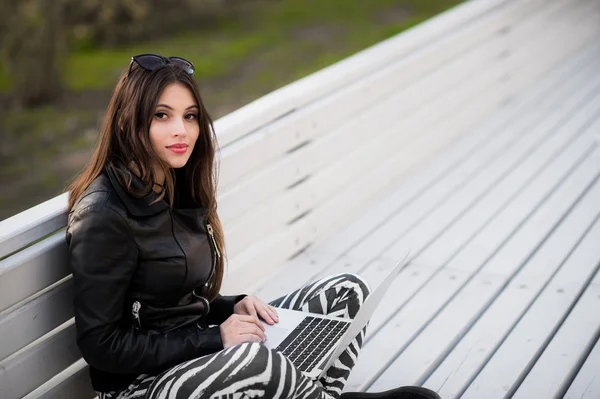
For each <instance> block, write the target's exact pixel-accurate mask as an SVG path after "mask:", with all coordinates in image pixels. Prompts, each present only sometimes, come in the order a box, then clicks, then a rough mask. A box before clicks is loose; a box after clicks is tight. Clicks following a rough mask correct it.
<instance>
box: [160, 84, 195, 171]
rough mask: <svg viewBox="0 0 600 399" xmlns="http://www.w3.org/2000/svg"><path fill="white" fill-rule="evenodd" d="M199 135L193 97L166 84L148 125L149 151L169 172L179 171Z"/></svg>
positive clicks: (177, 85) (172, 85) (180, 85)
mask: <svg viewBox="0 0 600 399" xmlns="http://www.w3.org/2000/svg"><path fill="white" fill-rule="evenodd" d="M199 134H200V125H199V123H198V104H197V103H196V100H195V99H194V96H193V95H192V93H191V92H190V90H189V89H188V88H187V87H185V86H184V85H182V84H180V83H172V84H170V85H169V86H167V87H166V88H165V90H164V91H163V92H162V94H161V95H160V98H159V99H158V103H157V106H156V109H155V110H154V116H153V117H152V123H151V124H150V142H151V143H152V148H153V149H154V151H155V152H156V154H157V155H158V157H159V158H160V159H161V160H163V161H164V162H166V163H167V164H168V165H169V166H170V167H171V168H181V167H183V166H185V164H186V163H187V161H188V159H189V158H190V155H191V154H192V150H193V149H194V145H195V144H196V140H197V139H198V135H199Z"/></svg>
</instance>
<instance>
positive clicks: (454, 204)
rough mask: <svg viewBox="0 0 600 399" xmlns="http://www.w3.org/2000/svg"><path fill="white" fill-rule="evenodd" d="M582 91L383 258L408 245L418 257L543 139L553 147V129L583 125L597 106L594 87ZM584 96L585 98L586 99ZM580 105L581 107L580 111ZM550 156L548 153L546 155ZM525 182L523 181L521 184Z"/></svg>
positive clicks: (468, 258)
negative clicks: (591, 93) (574, 114)
mask: <svg viewBox="0 0 600 399" xmlns="http://www.w3.org/2000/svg"><path fill="white" fill-rule="evenodd" d="M585 90H589V91H583V92H579V93H577V94H576V95H575V96H574V97H572V98H570V99H569V100H568V101H565V103H564V104H562V105H561V107H560V108H559V109H557V110H556V111H555V112H554V113H552V114H551V115H549V116H548V117H547V118H546V119H544V120H543V121H542V123H540V124H539V125H538V126H536V127H535V128H534V129H533V130H532V131H530V132H529V133H528V135H527V136H525V137H524V138H523V140H522V141H521V142H520V143H519V146H518V147H517V148H515V150H514V151H512V152H509V153H507V154H506V155H505V157H503V158H502V159H500V162H496V163H493V164H489V165H486V167H485V168H483V169H482V171H481V173H480V174H478V175H477V176H476V177H474V178H473V179H471V180H470V181H469V183H468V184H467V185H465V186H464V187H462V189H461V190H460V191H457V192H455V193H454V195H453V196H451V197H450V198H448V200H447V201H446V202H445V203H444V204H443V205H442V206H441V207H438V208H436V209H435V210H434V211H433V212H431V213H430V214H429V215H428V216H427V217H426V218H425V219H423V220H422V221H421V222H420V223H419V225H418V226H415V228H414V229H412V230H411V231H410V235H404V236H402V240H401V241H400V243H399V244H397V245H395V246H392V247H391V248H390V249H388V250H386V253H388V255H386V256H389V255H390V254H397V253H399V251H400V246H402V247H403V246H410V247H412V248H414V250H415V252H413V253H414V255H413V257H414V258H418V257H419V256H420V254H421V252H422V250H423V249H425V248H426V247H428V246H429V245H431V244H432V243H433V242H434V241H435V240H436V239H437V238H438V237H440V236H441V235H442V234H444V231H446V230H447V229H448V228H449V227H450V226H452V225H453V224H454V223H455V222H456V221H457V220H459V219H460V218H462V216H463V215H464V214H465V213H466V212H468V211H469V210H470V209H471V207H472V206H474V205H476V204H477V203H478V202H479V200H480V197H482V196H484V195H488V196H489V191H490V190H493V189H494V187H495V186H496V185H497V184H500V183H501V182H502V181H504V180H505V179H506V178H507V176H509V175H510V174H512V173H514V174H515V176H517V175H518V172H519V169H518V168H519V167H520V166H521V165H522V163H523V162H525V161H526V160H527V159H528V155H529V153H530V152H532V151H535V150H536V149H537V148H539V147H540V146H541V145H543V143H544V142H545V141H546V140H548V139H550V138H552V137H558V138H555V139H554V140H552V141H553V142H554V144H555V145H556V141H557V140H559V138H560V137H564V136H560V135H558V136H555V133H554V131H555V130H558V132H559V133H560V132H562V133H563V135H564V134H567V133H575V131H574V129H579V128H580V127H581V126H583V125H585V123H586V122H587V121H588V120H589V119H590V118H591V117H592V116H593V115H594V113H595V112H597V110H598V106H599V104H598V102H597V101H596V102H592V101H590V100H591V98H593V97H590V96H589V93H590V91H592V92H593V91H594V90H597V89H596V87H591V88H589V87H588V88H586V89H585ZM586 94H588V95H587V96H586ZM582 106H583V108H580V107H582ZM574 111H575V112H576V116H575V117H574V118H571V116H570V115H571V112H574ZM568 118H571V119H568ZM567 119H568V122H566V124H565V125H561V120H563V121H566V120H567ZM563 123H564V122H563ZM567 137H568V136H567ZM556 148H557V147H555V149H556ZM551 154H552V152H550V153H549V154H548V155H551ZM515 178H516V177H515ZM525 182H526V180H524V181H523V183H525ZM488 200H491V198H490V199H488ZM492 250H493V249H492V248H490V249H488V250H486V251H482V252H481V253H480V258H478V261H477V262H475V264H480V263H482V262H483V261H484V260H485V258H486V257H488V256H489V254H490V253H491V252H492ZM473 260H475V259H474V254H472V253H469V255H465V257H464V258H463V257H462V256H461V253H459V254H458V255H456V257H454V258H453V259H452V260H451V262H450V263H449V266H450V267H452V268H463V267H464V264H471V263H472V262H473Z"/></svg>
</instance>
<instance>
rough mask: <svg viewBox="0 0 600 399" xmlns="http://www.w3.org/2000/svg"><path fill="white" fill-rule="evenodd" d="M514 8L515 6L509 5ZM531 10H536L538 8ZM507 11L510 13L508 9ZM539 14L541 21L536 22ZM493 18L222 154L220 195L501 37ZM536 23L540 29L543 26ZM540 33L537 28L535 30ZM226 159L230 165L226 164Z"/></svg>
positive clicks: (516, 14) (523, 10)
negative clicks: (427, 72) (428, 71)
mask: <svg viewBox="0 0 600 399" xmlns="http://www.w3.org/2000/svg"><path fill="white" fill-rule="evenodd" d="M566 1H568V0H553V1H552V2H551V3H549V4H547V6H546V7H544V8H542V9H541V10H537V9H536V7H534V8H533V9H531V10H528V7H521V6H523V4H521V5H519V7H518V8H516V9H511V10H510V11H509V12H512V13H513V14H512V15H511V16H510V19H509V20H510V21H512V23H513V24H514V21H515V19H516V20H519V18H522V17H523V16H529V14H528V13H527V11H531V16H532V18H533V19H534V20H535V21H538V22H539V21H540V19H542V17H544V16H546V15H547V14H548V13H550V14H551V13H552V12H553V11H556V8H557V7H558V6H564V4H565V2H566ZM514 4H516V3H512V5H514ZM536 6H539V3H537V4H536ZM508 7H509V8H511V4H509V5H508ZM538 14H540V15H541V16H540V17H538ZM509 15H510V14H509ZM498 18H499V17H498V16H497V15H494V16H493V17H492V18H491V19H492V20H490V21H487V20H485V19H482V20H480V21H477V22H476V26H475V28H473V29H472V30H470V31H467V27H464V28H463V29H458V30H456V31H455V32H451V33H448V34H447V36H446V37H445V38H443V39H441V40H440V41H437V42H435V44H434V46H433V48H432V47H428V46H424V47H422V48H420V49H419V50H418V51H416V52H415V53H411V54H410V55H409V57H408V59H407V60H406V62H405V63H408V64H409V65H410V66H411V67H410V68H406V67H404V65H403V64H402V63H400V66H397V65H394V66H388V67H385V68H381V69H380V70H379V71H378V72H377V73H374V74H372V75H371V76H369V77H368V78H367V79H364V80H360V81H356V82H353V84H350V85H348V86H347V87H346V88H344V90H342V91H339V92H335V93H334V94H333V95H332V96H330V97H328V98H326V99H324V100H322V101H316V102H315V103H314V104H312V105H311V106H308V107H306V108H304V109H302V110H300V111H298V112H295V113H293V114H290V116H289V117H286V118H282V119H281V120H278V121H276V122H275V123H274V124H273V125H268V126H266V127H265V128H263V129H261V130H258V131H256V132H253V133H252V134H251V135H249V136H246V138H244V139H243V140H240V141H238V142H236V143H234V144H232V145H231V146H227V147H225V148H223V150H222V162H221V176H220V183H219V186H220V189H227V187H228V186H229V185H230V184H231V183H234V184H235V183H236V182H237V181H239V180H240V179H242V178H247V177H249V176H251V175H252V172H253V171H255V170H257V168H259V167H260V166H261V165H264V164H266V163H268V162H269V161H271V160H273V159H276V158H278V157H281V156H283V155H284V154H285V153H286V152H287V151H288V150H290V149H292V148H294V147H295V146H297V145H299V144H301V143H303V142H304V141H305V140H308V139H310V138H311V137H315V136H316V135H318V134H319V133H320V132H323V131H327V130H329V129H330V128H332V127H334V126H336V125H337V124H338V123H339V122H340V121H342V120H344V119H345V118H346V117H348V116H351V115H353V114H354V113H356V112H358V111H360V110H362V109H364V108H365V107H366V106H367V105H368V104H369V100H371V101H372V100H373V99H376V98H382V97H385V96H387V95H389V94H390V93H392V92H393V91H394V90H396V89H397V88H400V87H402V85H403V84H408V83H409V82H412V81H414V80H415V79H417V78H418V77H419V76H422V75H423V72H424V71H423V65H432V67H433V68H434V69H435V68H437V67H438V65H440V66H443V65H444V63H445V61H449V60H450V59H452V58H453V57H455V56H456V53H455V52H456V51H459V54H460V50H462V49H466V48H469V47H470V46H471V45H472V44H473V43H477V42H478V41H481V40H482V39H484V40H485V39H486V38H487V37H488V35H490V33H491V34H492V35H493V34H495V33H496V29H499V30H500V34H502V29H503V28H505V25H506V24H507V23H508V22H507V19H505V18H500V19H498ZM546 22H547V21H546ZM539 23H540V25H544V24H542V22H539ZM508 24H509V25H510V24H511V23H508ZM544 26H545V25H544ZM539 32H540V26H538V33H539ZM561 49H563V46H556V42H555V51H556V54H560V53H561ZM422 53H425V54H428V55H429V57H424V56H423V55H421V54H422ZM431 57H433V58H431ZM400 67H402V68H400ZM257 151H260V153H261V157H256V156H254V154H256V153H257ZM229 159H232V161H231V162H230V161H229Z"/></svg>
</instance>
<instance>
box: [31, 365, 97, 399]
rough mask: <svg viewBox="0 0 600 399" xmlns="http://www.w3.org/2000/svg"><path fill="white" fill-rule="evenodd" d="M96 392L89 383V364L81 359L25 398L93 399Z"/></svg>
mask: <svg viewBox="0 0 600 399" xmlns="http://www.w3.org/2000/svg"><path fill="white" fill-rule="evenodd" d="M94 397H96V392H95V391H94V390H93V389H92V387H91V385H90V383H89V375H88V365H87V363H86V362H85V360H83V359H79V360H78V361H76V362H75V363H73V364H72V365H70V366H69V367H67V368H66V369H64V370H63V371H62V372H60V373H58V374H57V375H55V376H54V377H52V378H51V379H50V380H48V381H46V382H45V383H44V384H42V385H40V386H39V387H38V388H37V389H35V390H34V391H32V392H30V393H29V394H27V395H26V396H24V397H23V399H85V398H88V399H91V398H94Z"/></svg>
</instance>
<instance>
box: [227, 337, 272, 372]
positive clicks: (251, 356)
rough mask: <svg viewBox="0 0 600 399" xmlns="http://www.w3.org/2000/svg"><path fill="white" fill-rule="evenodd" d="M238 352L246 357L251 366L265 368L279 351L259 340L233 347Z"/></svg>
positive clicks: (238, 354) (240, 355)
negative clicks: (269, 347)
mask: <svg viewBox="0 0 600 399" xmlns="http://www.w3.org/2000/svg"><path fill="white" fill-rule="evenodd" d="M231 349H232V350H233V352H237V356H239V358H240V359H244V360H245V361H246V362H247V363H248V365H251V366H252V367H251V368H258V369H263V370H264V369H265V367H266V366H267V364H268V363H269V362H270V361H271V360H270V359H271V358H272V356H273V355H274V354H275V353H277V352H276V351H275V350H274V349H268V348H267V347H266V346H264V345H263V344H261V343H258V342H246V343H243V344H239V345H236V346H234V347H232V348H231Z"/></svg>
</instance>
